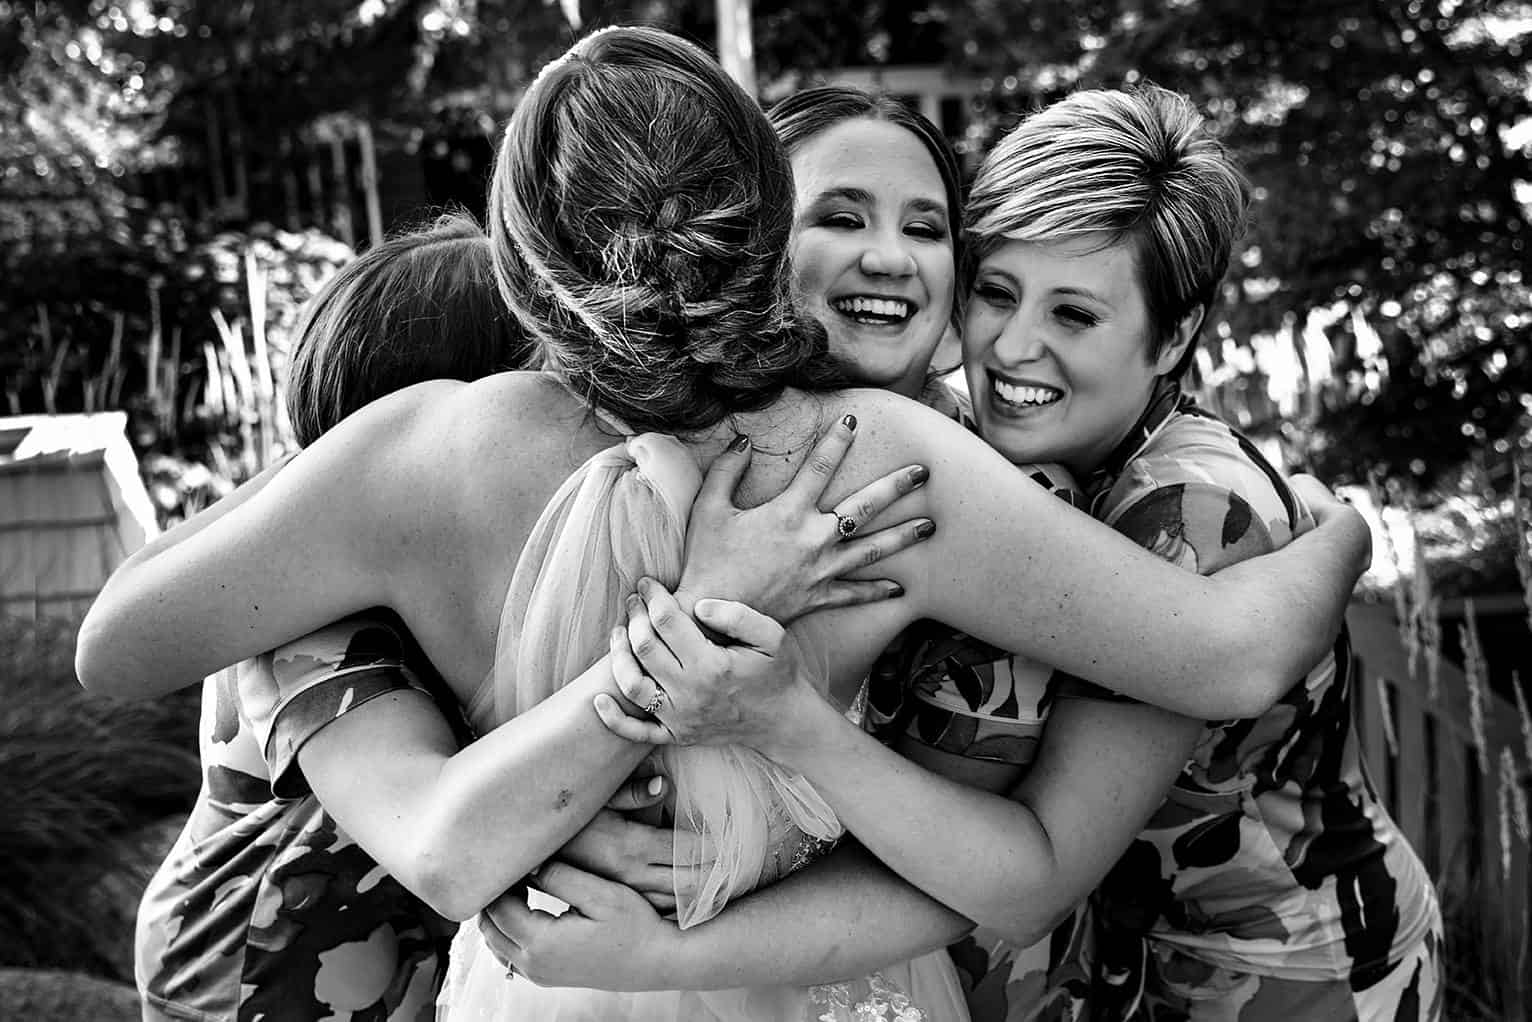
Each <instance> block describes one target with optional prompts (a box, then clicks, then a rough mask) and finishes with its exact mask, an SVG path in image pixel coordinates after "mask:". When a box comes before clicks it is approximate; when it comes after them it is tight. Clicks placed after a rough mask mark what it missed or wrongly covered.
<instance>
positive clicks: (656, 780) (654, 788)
mask: <svg viewBox="0 0 1532 1022" xmlns="http://www.w3.org/2000/svg"><path fill="white" fill-rule="evenodd" d="M664 788H665V778H663V777H651V778H649V784H648V787H647V790H648V792H649V794H651V795H658V794H659V793H660V792H661V791H662V790H664Z"/></svg>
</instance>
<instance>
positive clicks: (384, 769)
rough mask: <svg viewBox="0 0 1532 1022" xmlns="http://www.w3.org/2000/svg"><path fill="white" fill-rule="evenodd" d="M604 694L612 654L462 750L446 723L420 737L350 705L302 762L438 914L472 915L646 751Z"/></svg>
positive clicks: (586, 813)
mask: <svg viewBox="0 0 1532 1022" xmlns="http://www.w3.org/2000/svg"><path fill="white" fill-rule="evenodd" d="M598 691H608V692H612V693H614V694H615V688H614V687H613V686H612V684H611V680H610V671H609V670H608V668H607V666H606V660H605V659H603V660H601V661H599V662H598V663H597V664H595V665H594V666H593V667H591V668H590V669H589V670H587V671H586V672H585V673H584V674H582V675H581V676H580V677H579V678H577V679H575V680H574V681H572V682H570V683H569V684H568V685H566V686H565V687H564V688H562V689H560V690H559V691H558V692H556V693H554V694H553V695H552V696H550V697H548V699H546V700H544V701H543V702H541V703H539V704H538V705H536V706H534V707H531V708H530V709H528V710H526V711H525V712H523V713H521V714H519V715H517V716H516V717H514V718H512V719H511V720H509V721H507V722H506V723H504V724H502V725H500V726H499V727H497V728H495V729H494V730H493V731H490V732H489V733H488V734H486V735H484V736H483V737H482V738H480V739H478V740H477V741H475V742H473V743H472V744H471V745H469V746H467V747H466V748H464V749H461V750H459V751H456V752H455V753H454V752H453V751H452V750H451V748H450V747H445V746H444V744H443V739H442V735H441V732H440V731H438V732H437V738H436V740H435V741H434V742H432V743H422V742H421V741H419V740H418V738H416V737H415V732H414V731H412V730H411V728H412V727H414V724H413V723H411V722H409V721H405V722H403V723H399V721H398V714H397V713H394V712H387V711H385V712H383V713H378V714H371V715H366V714H364V713H360V712H353V713H351V714H347V715H346V717H344V718H341V719H340V720H337V721H336V722H335V723H333V724H331V725H329V726H327V727H326V728H325V730H324V731H321V732H320V733H319V734H318V735H316V736H315V738H314V739H313V740H311V741H310V742H309V744H308V746H306V747H305V748H304V750H303V751H302V752H301V753H300V757H301V763H302V766H303V770H304V772H305V775H306V776H307V777H308V779H309V782H310V784H311V785H312V787H313V789H314V791H315V793H316V795H318V797H319V800H320V802H321V803H322V804H323V805H324V806H325V807H326V809H328V810H330V812H331V813H332V814H333V815H334V816H335V817H336V820H337V821H338V822H339V823H340V824H341V826H342V827H343V828H344V829H346V830H347V831H348V832H349V833H351V834H352V836H353V837H354V838H355V839H356V841H357V843H358V844H360V845H361V846H362V847H363V849H365V850H366V851H367V852H368V853H369V854H371V855H373V857H374V858H376V859H377V860H378V862H379V864H381V865H382V866H383V867H384V868H385V869H387V870H388V871H389V872H390V873H392V874H393V875H394V876H396V877H397V878H398V879H399V880H400V882H401V883H403V884H404V885H405V887H407V888H409V889H410V890H411V891H413V892H414V893H415V894H417V895H418V896H420V897H421V898H422V899H424V900H425V901H426V902H427V903H428V904H430V905H431V906H432V907H433V908H435V909H436V910H437V911H438V912H440V913H442V914H443V915H445V916H448V917H450V918H453V919H459V920H461V919H468V918H471V917H472V916H473V915H474V914H475V913H476V912H478V911H479V910H480V909H482V908H483V907H484V906H485V905H487V904H489V903H490V902H491V901H492V900H494V899H495V898H496V897H498V896H499V895H500V894H502V893H503V892H504V891H505V890H506V889H508V888H509V887H511V886H512V885H513V884H515V883H517V882H518V881H520V880H521V879H523V878H524V877H525V876H526V875H527V874H528V873H529V872H531V871H533V870H534V869H536V868H537V867H538V866H539V865H540V864H541V863H542V862H543V861H544V860H546V859H547V858H549V857H550V856H551V855H553V854H554V852H556V851H557V850H558V849H559V848H560V847H561V846H562V845H564V844H565V843H566V842H567V841H568V840H569V839H570V838H571V837H572V836H573V835H574V834H575V833H576V832H577V831H579V830H580V828H581V827H583V826H585V824H586V823H588V822H589V821H590V820H591V818H592V817H593V816H595V814H596V812H597V811H598V810H599V809H600V808H601V807H602V805H603V804H604V803H605V802H606V800H607V798H608V797H609V796H610V795H611V794H612V792H613V791H615V790H616V788H617V787H618V786H619V785H620V784H621V783H622V781H623V780H624V779H625V778H626V777H627V776H628V775H629V774H630V773H631V772H632V770H633V768H634V767H635V766H636V765H637V764H638V763H639V761H640V760H642V759H643V757H644V756H645V755H646V754H647V752H648V747H646V746H642V745H635V744H634V743H631V742H627V741H624V740H622V739H619V738H617V737H615V736H613V735H612V734H611V733H610V732H608V731H607V730H606V729H605V728H603V727H602V726H601V724H600V722H599V720H598V719H597V718H596V716H595V714H594V713H593V712H592V710H591V709H590V702H591V698H592V696H593V695H594V693H596V692H598ZM364 710H365V708H364ZM422 712H425V711H424V710H423V711H422ZM430 712H433V713H434V708H433V709H431V710H430ZM353 717H354V718H356V719H355V720H350V719H348V718H353ZM438 719H439V718H438ZM441 727H443V728H444V725H441Z"/></svg>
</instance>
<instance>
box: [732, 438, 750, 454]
mask: <svg viewBox="0 0 1532 1022" xmlns="http://www.w3.org/2000/svg"><path fill="white" fill-rule="evenodd" d="M749 446H750V438H749V437H748V436H746V435H745V434H743V433H736V434H734V440H733V442H731V443H730V444H729V450H731V451H733V452H735V453H736V454H738V453H739V452H740V451H743V450H744V449H745V448H747V447H749Z"/></svg>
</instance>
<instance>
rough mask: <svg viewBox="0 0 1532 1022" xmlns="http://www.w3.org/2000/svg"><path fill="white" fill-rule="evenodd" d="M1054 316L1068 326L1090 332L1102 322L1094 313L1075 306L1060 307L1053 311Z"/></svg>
mask: <svg viewBox="0 0 1532 1022" xmlns="http://www.w3.org/2000/svg"><path fill="white" fill-rule="evenodd" d="M1053 314H1054V315H1055V316H1057V317H1058V318H1059V319H1060V320H1062V321H1063V322H1064V323H1065V324H1066V325H1068V326H1072V327H1076V328H1078V329H1082V330H1088V329H1090V328H1091V327H1093V326H1095V325H1096V324H1097V323H1099V322H1101V320H1100V318H1099V317H1097V316H1096V315H1095V314H1094V313H1090V312H1087V311H1085V310H1084V309H1081V308H1078V307H1076V306H1073V305H1060V306H1059V307H1057V308H1056V309H1054V310H1053Z"/></svg>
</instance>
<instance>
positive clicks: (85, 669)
mask: <svg viewBox="0 0 1532 1022" xmlns="http://www.w3.org/2000/svg"><path fill="white" fill-rule="evenodd" d="M111 633H112V629H111V624H110V616H109V614H108V613H107V611H106V610H105V609H104V608H103V607H102V601H101V600H100V599H97V601H96V602H95V603H94V604H93V605H92V606H91V608H90V610H89V611H88V612H87V613H86V615H85V620H83V621H82V622H80V631H79V634H78V635H76V636H75V644H74V674H75V679H76V680H77V681H79V683H80V686H81V687H82V688H84V689H85V690H86V691H87V692H89V693H90V694H91V695H101V696H120V695H122V694H124V693H123V692H122V691H121V688H122V686H120V685H118V684H116V681H117V680H118V679H119V678H120V677H121V672H119V671H115V670H113V665H112V657H111V651H112V646H113V643H112V635H111Z"/></svg>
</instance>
